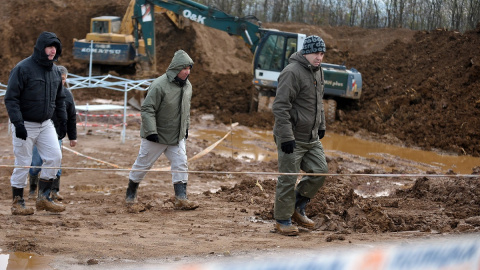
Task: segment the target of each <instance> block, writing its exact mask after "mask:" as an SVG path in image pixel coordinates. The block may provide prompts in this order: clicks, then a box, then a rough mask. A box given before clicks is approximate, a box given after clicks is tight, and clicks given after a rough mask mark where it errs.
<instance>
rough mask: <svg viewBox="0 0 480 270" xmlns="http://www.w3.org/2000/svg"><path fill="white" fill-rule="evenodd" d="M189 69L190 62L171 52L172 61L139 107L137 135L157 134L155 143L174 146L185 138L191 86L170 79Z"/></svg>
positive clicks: (181, 55)
mask: <svg viewBox="0 0 480 270" xmlns="http://www.w3.org/2000/svg"><path fill="white" fill-rule="evenodd" d="M188 66H193V60H192V59H191V58H190V56H188V54H187V53H186V52H184V51H183V50H179V51H177V52H175V55H174V56H173V59H172V62H171V63H170V65H169V66H168V68H167V71H166V73H165V74H163V75H162V76H160V77H158V78H157V79H155V80H154V81H153V82H152V84H151V85H150V87H149V88H148V93H147V96H146V97H145V100H144V101H143V104H142V110H141V114H142V126H141V129H140V136H141V137H142V138H146V137H147V136H148V135H151V134H158V137H159V139H160V141H159V143H161V144H167V145H177V144H178V143H179V141H180V140H183V138H185V134H186V130H187V129H188V128H189V126H190V100H191V98H192V84H191V83H190V81H188V79H187V80H186V82H185V85H184V86H183V87H180V85H179V84H178V83H177V82H176V81H175V80H174V79H175V77H176V76H177V75H178V73H179V72H180V71H181V70H182V69H184V68H186V67H188Z"/></svg>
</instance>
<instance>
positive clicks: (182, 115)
mask: <svg viewBox="0 0 480 270" xmlns="http://www.w3.org/2000/svg"><path fill="white" fill-rule="evenodd" d="M192 67H193V60H192V59H191V58H190V56H188V54H187V53H186V52H185V51H183V50H179V51H177V52H175V55H174V56H173V59H172V62H171V63H170V65H169V66H168V68H167V71H166V73H165V74H163V75H162V76H160V77H158V78H157V79H155V80H154V81H153V82H152V84H151V85H150V87H149V88H148V93H147V96H146V97H145V100H144V101H143V104H142V109H141V114H142V126H141V129H140V136H141V137H142V141H141V144H140V151H139V153H138V156H137V159H136V160H135V163H134V164H133V167H132V171H131V172H130V175H129V182H128V188H127V193H126V198H125V201H126V203H127V205H131V204H133V203H135V202H136V197H137V189H138V185H139V184H140V182H141V181H142V180H143V178H144V177H145V175H146V173H147V171H146V170H149V169H150V168H151V167H152V166H153V163H155V161H156V160H157V159H158V158H159V157H160V156H161V155H162V154H163V153H165V156H166V157H167V158H168V160H169V161H170V163H171V169H172V171H173V172H172V182H173V187H174V191H175V208H176V209H181V210H193V209H196V208H197V207H198V204H197V203H196V202H193V201H190V200H188V198H187V182H188V173H187V170H188V167H187V153H186V149H185V140H186V139H187V137H188V128H189V125H190V100H191V97H192V84H191V83H190V81H189V80H188V76H189V74H190V70H191V68H192Z"/></svg>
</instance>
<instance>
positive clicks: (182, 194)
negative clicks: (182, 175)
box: [173, 182, 199, 210]
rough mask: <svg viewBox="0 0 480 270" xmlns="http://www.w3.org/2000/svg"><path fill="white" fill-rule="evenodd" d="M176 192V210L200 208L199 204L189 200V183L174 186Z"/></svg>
mask: <svg viewBox="0 0 480 270" xmlns="http://www.w3.org/2000/svg"><path fill="white" fill-rule="evenodd" d="M173 189H174V190H175V205H174V206H175V209H177V210H195V209H197V208H198V206H199V205H198V203H197V202H194V201H190V200H189V199H188V198H187V183H182V182H180V183H175V184H173Z"/></svg>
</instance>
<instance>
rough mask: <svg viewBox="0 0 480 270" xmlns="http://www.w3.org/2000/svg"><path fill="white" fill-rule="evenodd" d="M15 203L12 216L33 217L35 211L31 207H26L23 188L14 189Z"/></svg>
mask: <svg viewBox="0 0 480 270" xmlns="http://www.w3.org/2000/svg"><path fill="white" fill-rule="evenodd" d="M12 193H13V203H12V208H11V210H12V215H22V216H27V215H32V214H33V213H34V212H35V210H34V209H33V208H31V207H29V208H27V207H25V200H24V199H23V188H15V187H12Z"/></svg>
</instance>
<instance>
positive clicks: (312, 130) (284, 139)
mask: <svg viewBox="0 0 480 270" xmlns="http://www.w3.org/2000/svg"><path fill="white" fill-rule="evenodd" d="M325 51H326V48H325V42H324V41H323V39H321V38H320V37H318V36H309V37H307V38H306V39H305V41H304V44H303V49H302V50H301V51H300V52H296V53H294V54H293V55H292V56H290V58H289V64H288V65H287V66H286V67H285V68H284V69H283V71H282V72H281V73H280V76H279V77H278V88H277V92H276V96H275V101H274V102H273V106H272V110H273V114H274V116H275V125H274V128H273V135H274V137H275V142H276V144H277V148H278V170H279V172H280V173H298V172H299V171H300V170H303V171H304V172H306V173H319V174H321V173H326V172H328V167H327V162H326V160H325V153H324V150H323V146H322V143H321V142H320V141H319V139H322V138H323V136H324V135H325V113H324V110H323V93H324V77H323V70H322V67H321V63H322V60H323V56H324V53H325ZM324 180H325V176H313V175H307V176H304V177H302V179H301V180H300V181H299V182H298V184H297V185H296V186H295V184H296V182H297V176H296V175H280V176H279V177H278V181H277V186H276V194H275V206H274V216H275V220H276V223H275V229H276V231H277V232H279V233H280V234H284V235H297V234H298V228H297V227H296V226H295V225H293V224H292V220H293V221H294V222H296V223H297V224H298V225H300V226H302V227H305V228H308V229H312V228H314V226H315V223H314V222H313V221H312V220H311V219H309V218H308V217H307V216H306V215H305V207H306V205H307V203H308V202H309V201H310V199H311V198H313V197H314V196H315V194H316V193H317V191H318V189H319V188H320V187H321V186H322V185H323V182H324Z"/></svg>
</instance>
